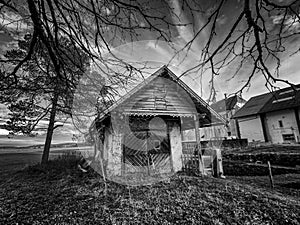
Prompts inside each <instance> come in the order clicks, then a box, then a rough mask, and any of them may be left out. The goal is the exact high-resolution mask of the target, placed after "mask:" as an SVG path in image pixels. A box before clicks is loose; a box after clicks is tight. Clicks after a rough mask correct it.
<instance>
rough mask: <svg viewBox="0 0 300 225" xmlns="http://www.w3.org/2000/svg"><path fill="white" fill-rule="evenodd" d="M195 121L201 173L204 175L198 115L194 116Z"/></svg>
mask: <svg viewBox="0 0 300 225" xmlns="http://www.w3.org/2000/svg"><path fill="white" fill-rule="evenodd" d="M194 121H195V135H196V147H197V150H198V160H199V171H200V173H201V174H204V162H203V157H202V151H201V143H200V133H199V116H198V114H195V115H194Z"/></svg>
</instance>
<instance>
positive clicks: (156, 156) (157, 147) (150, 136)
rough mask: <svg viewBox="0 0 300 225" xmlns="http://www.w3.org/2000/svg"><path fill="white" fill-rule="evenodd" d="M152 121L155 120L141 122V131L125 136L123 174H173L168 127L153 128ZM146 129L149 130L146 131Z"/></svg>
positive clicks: (137, 130)
mask: <svg viewBox="0 0 300 225" xmlns="http://www.w3.org/2000/svg"><path fill="white" fill-rule="evenodd" d="M151 121H152V122H153V118H151V120H143V121H141V120H140V121H139V125H140V126H139V129H134V130H131V132H129V133H128V134H125V135H124V139H123V146H122V148H123V154H122V172H123V174H130V173H143V174H147V175H157V174H163V173H169V172H172V163H171V147H170V137H169V132H168V129H167V126H166V127H165V128H164V127H161V124H160V126H155V124H153V123H152V126H151ZM135 122H136V120H135ZM157 122H159V121H157ZM142 123H144V124H142ZM145 127H147V129H144V128H145ZM135 128H136V127H135Z"/></svg>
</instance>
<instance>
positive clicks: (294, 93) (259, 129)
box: [233, 85, 300, 143]
mask: <svg viewBox="0 0 300 225" xmlns="http://www.w3.org/2000/svg"><path fill="white" fill-rule="evenodd" d="M299 107H300V85H297V86H295V88H294V89H293V88H291V87H289V88H284V89H280V90H278V91H275V92H272V93H266V94H262V95H258V96H255V97H252V98H251V99H250V100H249V101H248V102H247V103H246V104H245V105H244V106H243V107H242V108H241V109H240V110H238V111H237V112H236V113H235V114H234V116H233V118H235V119H236V120H237V121H238V127H239V130H240V134H241V137H242V138H247V139H248V142H253V141H255V142H256V141H261V142H269V143H296V142H299V141H300V140H299V137H300V135H299V128H300V121H299V114H300V112H299Z"/></svg>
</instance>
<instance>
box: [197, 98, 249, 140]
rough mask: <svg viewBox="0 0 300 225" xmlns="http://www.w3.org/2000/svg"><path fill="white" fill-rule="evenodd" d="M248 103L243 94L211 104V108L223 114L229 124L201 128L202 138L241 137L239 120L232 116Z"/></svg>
mask: <svg viewBox="0 0 300 225" xmlns="http://www.w3.org/2000/svg"><path fill="white" fill-rule="evenodd" d="M245 103H246V100H245V99H243V98H242V97H241V96H238V95H234V96H231V97H228V98H227V97H226V95H225V98H224V99H222V100H220V101H217V102H215V103H213V104H211V105H210V106H211V108H212V109H213V110H215V111H216V112H217V113H218V114H219V115H221V116H222V117H223V118H224V120H225V121H226V123H227V126H224V125H221V126H210V127H203V128H200V135H201V137H202V140H210V139H214V138H222V139H225V138H229V139H230V138H239V137H240V134H239V129H238V127H237V122H236V120H235V119H233V118H232V116H233V115H234V114H235V113H236V112H237V111H238V110H239V109H240V108H241V107H242V106H243V105H244V104H245Z"/></svg>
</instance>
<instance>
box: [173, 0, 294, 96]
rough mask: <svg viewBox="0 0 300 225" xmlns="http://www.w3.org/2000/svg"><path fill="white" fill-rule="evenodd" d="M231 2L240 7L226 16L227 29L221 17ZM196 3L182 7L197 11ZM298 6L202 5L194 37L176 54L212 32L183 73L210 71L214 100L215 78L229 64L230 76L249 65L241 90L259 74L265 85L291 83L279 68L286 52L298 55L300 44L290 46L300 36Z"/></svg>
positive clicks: (263, 2)
mask: <svg viewBox="0 0 300 225" xmlns="http://www.w3.org/2000/svg"><path fill="white" fill-rule="evenodd" d="M229 4H231V6H232V7H233V6H236V7H235V8H234V11H237V12H235V13H233V14H232V16H231V17H230V18H229V19H227V20H226V23H227V24H226V28H227V29H224V24H223V23H219V20H222V18H223V17H224V14H226V9H228V5H229ZM193 5H195V2H194V1H184V2H182V6H181V7H182V8H185V9H186V10H187V11H189V12H190V14H193V13H194V12H195V9H194V6H193ZM299 7H300V2H299V1H297V0H289V1H277V0H254V1H250V0H242V1H225V0H220V1H215V2H213V3H211V4H210V5H209V6H204V7H202V11H201V12H200V14H202V15H203V18H204V22H203V25H202V26H201V27H199V28H198V29H197V30H194V32H193V37H192V38H191V39H190V40H189V41H187V42H186V44H185V45H184V47H183V48H181V49H180V50H179V51H177V53H176V54H179V52H182V51H189V50H190V49H192V46H193V44H195V42H196V41H197V38H199V37H200V36H201V34H202V33H203V32H207V33H208V34H209V35H208V37H207V39H206V40H204V44H203V45H201V47H202V48H201V52H200V54H199V55H200V56H199V60H198V62H199V63H198V64H197V65H195V66H194V67H192V68H190V69H188V70H187V71H185V73H183V74H182V76H184V75H186V74H189V73H191V72H197V73H203V71H204V72H205V71H207V70H210V71H211V76H212V77H211V81H210V83H211V90H212V93H211V95H210V100H211V99H214V98H215V90H214V83H213V80H214V78H215V77H216V76H219V75H220V76H222V71H223V70H224V69H225V68H228V67H230V69H231V70H232V77H235V76H238V75H240V74H241V73H243V72H245V70H243V69H245V68H246V67H247V70H246V72H248V73H249V74H248V75H247V77H248V79H247V80H246V82H244V84H243V85H242V86H241V87H240V89H239V92H242V91H243V90H244V89H245V88H247V87H249V86H250V84H251V81H252V79H253V77H254V76H255V75H256V74H258V75H260V76H263V77H264V78H265V81H266V83H265V85H266V87H267V88H269V90H273V88H276V85H275V83H276V82H284V83H286V84H288V85H291V86H293V84H292V83H291V82H290V81H289V80H284V79H281V78H280V76H279V75H280V74H279V68H280V65H281V59H282V58H283V57H286V55H292V54H296V53H298V52H299V49H300V46H299V44H298V46H297V48H296V49H295V48H294V46H293V47H292V49H291V48H289V45H290V43H291V42H296V40H299V34H300V16H299V13H300V12H299ZM227 11H228V10H227ZM232 11H233V10H232ZM226 16H227V17H228V14H227V15H226ZM222 27H223V29H222ZM176 54H175V55H176ZM174 57H175V56H174ZM274 65H275V69H274V71H273V68H274Z"/></svg>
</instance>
